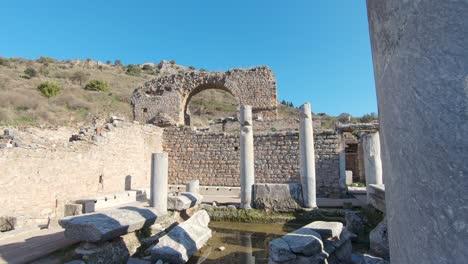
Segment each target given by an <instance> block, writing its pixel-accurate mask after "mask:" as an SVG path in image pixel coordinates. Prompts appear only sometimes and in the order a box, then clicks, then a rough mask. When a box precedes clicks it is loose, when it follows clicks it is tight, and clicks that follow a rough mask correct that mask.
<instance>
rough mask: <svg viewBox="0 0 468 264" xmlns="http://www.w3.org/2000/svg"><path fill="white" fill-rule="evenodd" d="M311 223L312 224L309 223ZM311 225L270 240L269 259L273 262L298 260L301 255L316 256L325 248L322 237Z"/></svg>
mask: <svg viewBox="0 0 468 264" xmlns="http://www.w3.org/2000/svg"><path fill="white" fill-rule="evenodd" d="M309 225H311V224H309ZM309 225H306V226H303V227H302V228H299V229H297V230H295V231H293V232H291V233H288V234H286V235H284V236H282V237H280V238H277V239H274V240H272V241H271V242H270V245H269V248H270V256H269V259H270V260H272V261H273V262H288V261H297V260H296V258H298V257H299V256H306V257H310V256H314V255H317V254H320V253H321V252H322V250H323V243H322V237H321V236H320V234H319V233H317V232H315V231H314V230H312V229H311V228H309Z"/></svg>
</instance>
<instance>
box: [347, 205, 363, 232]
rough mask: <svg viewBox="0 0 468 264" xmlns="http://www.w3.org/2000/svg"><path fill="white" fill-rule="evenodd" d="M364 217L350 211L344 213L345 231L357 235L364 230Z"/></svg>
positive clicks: (360, 213)
mask: <svg viewBox="0 0 468 264" xmlns="http://www.w3.org/2000/svg"><path fill="white" fill-rule="evenodd" d="M364 218H365V216H364V214H363V213H362V212H356V211H351V210H346V211H345V221H346V229H347V230H348V231H350V232H352V233H355V234H358V233H360V232H361V231H362V230H363V228H364V223H365V219H364Z"/></svg>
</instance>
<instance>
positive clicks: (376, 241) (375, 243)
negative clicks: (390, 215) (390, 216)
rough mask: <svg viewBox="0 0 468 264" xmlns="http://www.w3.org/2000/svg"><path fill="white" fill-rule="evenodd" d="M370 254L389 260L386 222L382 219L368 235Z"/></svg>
mask: <svg viewBox="0 0 468 264" xmlns="http://www.w3.org/2000/svg"><path fill="white" fill-rule="evenodd" d="M369 242H370V251H369V252H370V253H371V254H373V255H375V256H377V257H381V258H385V259H388V258H390V249H389V244H388V230H387V221H386V219H385V218H384V219H383V220H382V222H380V223H379V224H378V225H377V226H376V227H375V228H374V229H373V230H372V231H371V232H370V234H369Z"/></svg>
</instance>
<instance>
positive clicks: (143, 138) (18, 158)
mask: <svg viewBox="0 0 468 264" xmlns="http://www.w3.org/2000/svg"><path fill="white" fill-rule="evenodd" d="M75 132H76V131H75ZM42 133H43V134H45V135H49V136H50V137H53V136H54V135H55V134H56V133H57V131H53V130H50V131H42ZM54 133H55V134H54ZM70 133H72V132H71V131H70ZM70 136H71V134H67V135H66V137H65V136H64V138H63V142H61V144H62V146H61V147H60V148H59V147H58V146H47V147H44V148H38V149H26V148H21V147H18V148H10V149H0V168H1V169H0V201H1V202H2V206H1V207H0V216H14V217H17V218H18V224H19V225H20V226H27V225H37V224H44V223H47V218H49V217H50V218H58V217H61V214H63V205H64V203H65V202H66V201H68V200H74V199H80V198H93V197H96V196H99V195H103V194H107V193H115V192H123V191H124V190H125V179H126V177H127V176H129V175H130V176H131V181H132V188H139V187H148V186H149V184H150V173H151V153H152V152H155V151H161V150H162V146H161V142H162V139H161V136H162V129H160V128H158V127H155V126H151V125H145V126H141V125H137V124H128V123H127V124H123V125H122V126H119V127H117V128H114V129H113V130H112V131H110V132H107V135H106V139H107V140H106V142H104V143H102V144H98V145H95V144H92V143H90V142H83V141H77V142H73V143H69V142H68V140H66V139H68V138H69V137H70ZM63 146H66V147H63Z"/></svg>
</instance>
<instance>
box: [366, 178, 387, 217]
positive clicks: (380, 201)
mask: <svg viewBox="0 0 468 264" xmlns="http://www.w3.org/2000/svg"><path fill="white" fill-rule="evenodd" d="M367 198H368V202H369V204H370V205H372V206H373V207H375V208H376V209H378V210H379V211H381V212H383V213H385V185H383V184H369V185H368V186H367Z"/></svg>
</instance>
